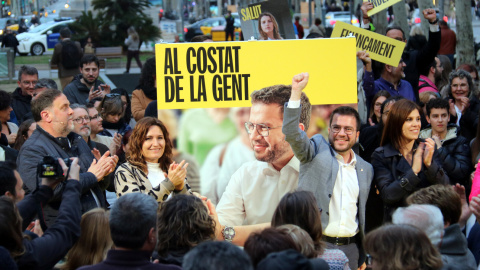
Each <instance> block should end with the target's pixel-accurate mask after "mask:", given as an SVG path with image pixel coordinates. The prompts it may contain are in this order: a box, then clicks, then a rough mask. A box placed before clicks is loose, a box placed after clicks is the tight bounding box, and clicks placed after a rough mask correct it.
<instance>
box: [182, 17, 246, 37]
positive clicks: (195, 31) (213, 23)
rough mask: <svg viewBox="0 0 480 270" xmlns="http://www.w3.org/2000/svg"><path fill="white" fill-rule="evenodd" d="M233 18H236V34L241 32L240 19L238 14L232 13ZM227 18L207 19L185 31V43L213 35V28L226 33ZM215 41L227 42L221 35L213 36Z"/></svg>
mask: <svg viewBox="0 0 480 270" xmlns="http://www.w3.org/2000/svg"><path fill="white" fill-rule="evenodd" d="M232 16H233V17H234V18H235V23H234V26H235V32H240V31H241V28H240V24H241V23H240V18H239V17H238V13H232ZM226 24H227V23H226V21H225V17H215V18H207V19H203V20H200V21H198V22H196V23H194V24H192V25H190V26H188V27H186V28H185V29H184V31H185V41H190V40H192V38H193V37H195V36H200V35H208V34H211V33H212V28H215V29H214V31H216V32H218V31H224V32H225V26H226ZM212 38H213V41H225V35H223V39H222V37H221V35H214V36H212Z"/></svg>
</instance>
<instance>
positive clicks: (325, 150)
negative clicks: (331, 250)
mask: <svg viewBox="0 0 480 270" xmlns="http://www.w3.org/2000/svg"><path fill="white" fill-rule="evenodd" d="M300 110H301V108H295V109H293V108H288V107H287V104H285V108H284V116H283V127H282V132H283V134H285V135H286V141H287V142H288V143H289V144H290V146H291V147H292V150H293V152H294V153H295V156H296V157H297V158H298V160H300V176H299V180H298V188H299V189H301V190H309V191H312V192H313V194H314V195H315V198H316V199H317V204H318V207H319V208H321V209H329V204H330V198H331V197H332V194H333V186H334V185H335V180H336V178H337V174H338V169H339V165H338V161H337V159H336V158H335V150H334V149H333V148H332V147H331V145H330V144H329V143H328V142H327V141H325V139H324V138H323V137H322V136H321V135H318V134H317V135H315V136H313V137H312V138H311V139H309V138H308V137H307V134H306V133H305V132H304V131H302V130H301V129H300V128H299V127H298V123H299V121H300ZM356 158H357V163H356V166H355V170H356V171H357V177H358V185H359V198H358V213H357V217H358V223H359V224H358V226H359V230H360V235H359V236H360V240H361V242H363V238H364V228H365V205H366V203H367V197H368V192H369V191H370V184H371V183H372V179H373V168H372V166H371V165H370V164H369V163H367V162H366V161H364V160H363V159H362V158H361V157H360V156H358V155H357V156H356ZM324 213H325V214H323V215H322V226H323V228H326V227H327V225H328V219H329V213H328V211H327V212H324ZM357 244H358V246H359V249H360V262H363V260H364V258H365V255H364V254H363V252H362V251H361V250H362V245H363V244H362V243H357Z"/></svg>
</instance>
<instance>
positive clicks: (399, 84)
mask: <svg viewBox="0 0 480 270" xmlns="http://www.w3.org/2000/svg"><path fill="white" fill-rule="evenodd" d="M378 81H380V82H381V83H382V84H386V85H388V86H389V87H390V88H391V89H393V90H395V91H397V92H398V91H400V88H401V87H402V81H403V80H402V79H400V81H398V85H397V89H395V86H394V85H393V83H391V82H389V81H387V80H385V79H384V78H383V77H380V78H379V79H378Z"/></svg>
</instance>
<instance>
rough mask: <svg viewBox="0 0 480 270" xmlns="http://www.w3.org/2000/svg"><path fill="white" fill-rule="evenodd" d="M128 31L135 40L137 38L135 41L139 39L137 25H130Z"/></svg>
mask: <svg viewBox="0 0 480 270" xmlns="http://www.w3.org/2000/svg"><path fill="white" fill-rule="evenodd" d="M127 33H128V35H129V36H131V37H132V39H133V40H135V41H137V40H138V33H137V31H135V27H133V26H130V27H129V28H128V29H127Z"/></svg>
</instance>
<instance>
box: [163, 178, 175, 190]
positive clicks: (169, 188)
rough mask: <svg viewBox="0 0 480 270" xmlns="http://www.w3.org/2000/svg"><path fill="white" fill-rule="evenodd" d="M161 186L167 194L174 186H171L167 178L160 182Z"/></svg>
mask: <svg viewBox="0 0 480 270" xmlns="http://www.w3.org/2000/svg"><path fill="white" fill-rule="evenodd" d="M162 183H163V186H164V187H165V188H167V189H168V191H169V192H172V191H173V190H175V186H174V185H173V183H172V181H170V180H169V179H168V178H165V180H163V181H162Z"/></svg>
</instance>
